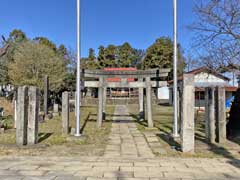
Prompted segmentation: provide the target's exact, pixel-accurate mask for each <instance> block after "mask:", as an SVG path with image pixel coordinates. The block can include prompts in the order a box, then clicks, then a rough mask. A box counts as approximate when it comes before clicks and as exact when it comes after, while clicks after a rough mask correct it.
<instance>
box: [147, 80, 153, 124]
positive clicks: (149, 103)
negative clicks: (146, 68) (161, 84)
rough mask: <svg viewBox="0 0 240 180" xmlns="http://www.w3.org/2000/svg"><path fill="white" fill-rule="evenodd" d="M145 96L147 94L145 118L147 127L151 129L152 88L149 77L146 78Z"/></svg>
mask: <svg viewBox="0 0 240 180" xmlns="http://www.w3.org/2000/svg"><path fill="white" fill-rule="evenodd" d="M146 86H147V88H146V94H147V117H148V127H149V128H153V126H154V124H153V119H152V87H151V79H150V77H147V78H146Z"/></svg>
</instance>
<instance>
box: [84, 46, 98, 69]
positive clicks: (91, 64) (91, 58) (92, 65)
mask: <svg viewBox="0 0 240 180" xmlns="http://www.w3.org/2000/svg"><path fill="white" fill-rule="evenodd" d="M98 67H99V65H98V62H97V61H96V57H95V52H94V49H92V48H90V49H89V54H88V58H87V62H86V68H87V69H98Z"/></svg>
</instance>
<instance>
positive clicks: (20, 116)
mask: <svg viewBox="0 0 240 180" xmlns="http://www.w3.org/2000/svg"><path fill="white" fill-rule="evenodd" d="M27 122H28V88H27V87H26V86H23V87H19V88H18V92H17V120H16V143H17V145H20V146H22V145H26V144H27Z"/></svg>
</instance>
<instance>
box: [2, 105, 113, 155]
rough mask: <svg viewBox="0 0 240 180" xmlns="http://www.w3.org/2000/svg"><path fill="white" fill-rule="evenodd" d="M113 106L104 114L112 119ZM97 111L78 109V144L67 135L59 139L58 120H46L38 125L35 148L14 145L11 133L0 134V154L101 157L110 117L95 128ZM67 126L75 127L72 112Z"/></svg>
mask: <svg viewBox="0 0 240 180" xmlns="http://www.w3.org/2000/svg"><path fill="white" fill-rule="evenodd" d="M113 111H114V107H113V106H109V107H108V108H107V114H110V115H112V113H113ZM96 112H97V107H83V108H81V127H82V133H83V138H80V139H78V140H74V141H72V140H69V139H71V138H70V137H72V136H70V135H63V134H62V128H61V123H62V121H61V117H60V116H58V117H55V118H54V119H51V120H47V121H46V122H44V123H40V124H39V125H40V127H39V144H38V145H37V146H36V147H28V148H22V147H20V148H19V147H17V146H16V145H15V141H16V140H15V139H16V137H15V130H14V129H10V130H7V131H6V133H4V134H0V145H1V146H0V154H4V155H7V154H15V155H41V154H44V155H49V156H51V155H53V156H55V155H59V156H61V155H62V156H72V155H79V154H80V155H101V154H102V153H103V150H104V148H105V145H106V142H107V141H106V140H107V138H108V134H109V133H110V129H111V119H112V116H107V117H106V122H104V123H103V127H102V128H101V129H97V127H96V118H97V116H96ZM70 125H71V126H72V127H75V118H74V112H71V113H70Z"/></svg>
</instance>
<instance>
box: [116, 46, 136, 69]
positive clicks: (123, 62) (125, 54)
mask: <svg viewBox="0 0 240 180" xmlns="http://www.w3.org/2000/svg"><path fill="white" fill-rule="evenodd" d="M136 59H137V56H136V51H134V49H133V48H132V47H131V45H130V44H129V43H127V42H126V43H124V44H123V45H122V46H119V47H118V64H117V65H118V66H119V67H131V66H132V65H133V62H134V61H135V60H136Z"/></svg>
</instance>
